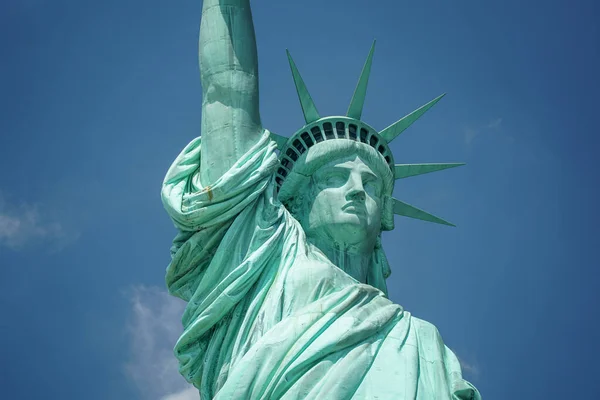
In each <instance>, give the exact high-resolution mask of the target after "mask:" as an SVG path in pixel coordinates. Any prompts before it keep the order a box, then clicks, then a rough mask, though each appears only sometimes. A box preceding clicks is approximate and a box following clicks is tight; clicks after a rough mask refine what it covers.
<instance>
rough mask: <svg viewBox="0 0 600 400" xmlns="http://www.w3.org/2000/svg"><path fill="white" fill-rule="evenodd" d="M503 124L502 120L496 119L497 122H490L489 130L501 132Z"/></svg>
mask: <svg viewBox="0 0 600 400" xmlns="http://www.w3.org/2000/svg"><path fill="white" fill-rule="evenodd" d="M501 124H502V118H496V119H495V120H492V121H490V123H489V124H487V127H488V128H489V129H493V130H499V129H500V125H501Z"/></svg>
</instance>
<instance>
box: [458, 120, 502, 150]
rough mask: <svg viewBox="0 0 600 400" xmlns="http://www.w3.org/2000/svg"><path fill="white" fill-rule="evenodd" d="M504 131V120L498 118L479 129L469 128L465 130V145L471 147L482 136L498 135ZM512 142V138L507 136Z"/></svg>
mask: <svg viewBox="0 0 600 400" xmlns="http://www.w3.org/2000/svg"><path fill="white" fill-rule="evenodd" d="M501 131H502V118H500V117H498V118H495V119H493V120H491V121H489V122H488V123H487V124H485V125H481V126H478V127H473V126H469V127H466V128H465V129H464V135H465V143H466V144H467V145H470V144H471V143H472V142H473V140H474V139H475V138H477V137H479V136H480V135H482V134H490V133H494V132H495V133H498V132H501ZM507 137H508V138H509V139H510V140H511V141H513V138H512V137H509V136H507Z"/></svg>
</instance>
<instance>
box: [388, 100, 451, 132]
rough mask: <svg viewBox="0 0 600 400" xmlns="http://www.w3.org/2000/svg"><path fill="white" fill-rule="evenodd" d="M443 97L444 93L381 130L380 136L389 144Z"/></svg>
mask: <svg viewBox="0 0 600 400" xmlns="http://www.w3.org/2000/svg"><path fill="white" fill-rule="evenodd" d="M445 95H446V93H444V94H442V95H440V96H438V97H436V98H435V99H433V100H431V101H430V102H429V103H427V104H425V105H424V106H422V107H420V108H418V109H416V110H415V111H413V112H411V113H410V114H408V115H407V116H405V117H404V118H402V119H401V120H399V121H397V122H394V123H393V124H392V125H390V126H388V127H387V128H385V129H384V130H382V131H381V132H380V135H381V136H382V137H383V138H384V139H385V140H387V142H388V143H389V142H391V141H392V140H394V139H395V138H396V137H397V136H398V135H399V134H401V133H402V132H404V130H406V128H408V127H409V126H411V125H412V123H413V122H415V121H416V120H418V119H419V118H420V117H421V115H423V114H425V112H426V111H427V110H429V109H430V108H431V107H433V106H434V105H435V104H436V103H437V102H438V101H440V100H441V99H442V97H444V96H445Z"/></svg>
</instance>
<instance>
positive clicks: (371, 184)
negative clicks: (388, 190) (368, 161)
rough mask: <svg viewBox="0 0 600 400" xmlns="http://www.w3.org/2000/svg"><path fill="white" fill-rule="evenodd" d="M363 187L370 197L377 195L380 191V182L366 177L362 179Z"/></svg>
mask: <svg viewBox="0 0 600 400" xmlns="http://www.w3.org/2000/svg"><path fill="white" fill-rule="evenodd" d="M363 187H364V188H365V192H367V193H368V194H369V195H370V196H371V197H374V196H379V195H380V191H381V184H380V182H379V180H378V179H373V178H367V179H365V180H364V181H363Z"/></svg>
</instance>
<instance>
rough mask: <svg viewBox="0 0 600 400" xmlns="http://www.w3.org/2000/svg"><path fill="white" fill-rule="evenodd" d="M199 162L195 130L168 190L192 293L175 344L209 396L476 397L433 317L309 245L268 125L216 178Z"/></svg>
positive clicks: (180, 288) (177, 261)
mask: <svg viewBox="0 0 600 400" xmlns="http://www.w3.org/2000/svg"><path fill="white" fill-rule="evenodd" d="M200 165H201V163H200V138H197V139H195V140H193V141H192V142H191V143H190V144H189V145H188V146H187V147H186V148H185V149H184V150H183V152H182V153H181V154H180V155H179V157H178V158H177V159H176V160H175V162H174V163H173V165H172V166H171V168H170V169H169V171H168V173H167V176H166V177H165V180H164V184H163V189H162V199H163V203H164V205H165V208H166V210H167V212H168V213H169V215H170V217H171V218H172V219H173V221H174V223H175V225H176V227H177V228H178V229H179V231H180V232H179V234H178V235H177V237H176V238H175V240H174V245H173V247H172V249H171V253H172V262H171V264H170V265H169V267H168V269H167V276H166V282H167V286H168V288H169V291H170V292H171V294H173V295H175V296H178V297H180V298H182V299H183V300H185V301H187V302H188V305H187V308H186V310H185V313H184V316H183V325H184V332H183V334H182V335H181V337H180V339H179V340H178V342H177V344H176V346H175V354H176V356H177V358H178V359H179V363H180V372H181V374H182V375H183V376H184V377H185V378H186V379H187V380H188V381H189V382H191V383H193V384H194V385H195V386H196V387H197V388H198V389H199V390H200V395H201V398H202V399H211V398H215V399H280V398H281V399H427V400H430V399H480V395H479V393H478V392H477V390H476V389H475V388H474V387H473V386H471V384H469V383H468V382H466V381H465V380H463V379H462V376H461V370H460V366H459V363H458V360H457V358H456V356H455V355H454V354H453V353H452V352H451V351H450V350H449V349H448V348H447V347H446V346H445V345H444V343H443V342H442V339H441V337H440V335H439V333H438V331H437V329H436V328H435V327H434V326H433V325H432V324H430V323H427V322H425V321H422V320H420V319H417V318H414V317H412V316H411V315H410V313H408V312H406V311H404V310H403V309H402V307H400V306H399V305H397V304H394V303H393V302H391V301H390V300H389V299H388V298H387V297H386V295H385V294H384V292H382V291H381V290H379V289H376V288H375V287H373V286H371V285H367V284H361V283H359V282H357V281H356V280H354V279H353V278H352V277H350V276H349V275H347V274H346V273H345V272H344V271H342V270H341V269H339V268H338V267H336V266H335V265H333V264H332V263H331V262H330V261H329V260H328V259H327V258H326V257H325V256H324V255H323V253H321V252H320V251H319V250H318V249H317V248H316V247H314V246H312V245H311V244H309V243H307V240H306V238H305V235H304V232H303V230H302V227H301V226H300V224H299V223H298V222H297V221H296V220H295V219H294V218H293V217H292V216H291V215H290V213H289V212H288V211H287V210H286V208H285V207H284V206H282V205H281V204H280V203H279V202H278V201H277V199H276V198H275V196H274V191H273V179H272V177H273V173H274V170H275V168H276V166H277V156H276V153H275V143H274V142H272V141H271V140H270V139H269V133H268V132H267V131H265V132H264V134H263V137H262V139H261V140H260V141H259V142H258V143H256V145H255V146H254V147H252V149H250V150H249V151H248V152H247V153H246V154H245V156H243V157H241V158H240V159H239V160H238V161H237V163H236V164H235V165H234V166H233V167H232V168H231V169H230V170H229V171H228V172H227V173H225V174H224V175H223V176H222V177H221V178H219V179H218V180H217V181H216V182H215V183H214V184H213V185H211V186H210V187H203V186H202V185H201V183H200V178H199V177H200ZM374 273H376V274H381V272H380V271H379V272H378V271H375V272H374Z"/></svg>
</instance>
